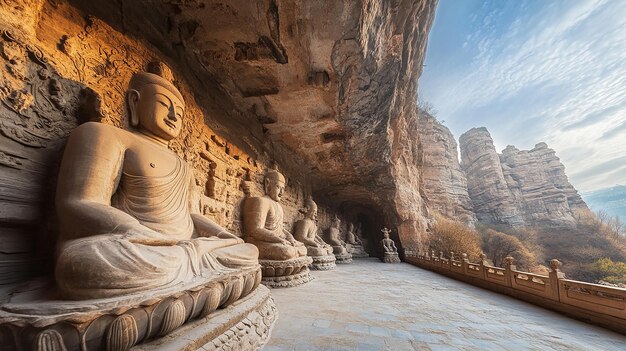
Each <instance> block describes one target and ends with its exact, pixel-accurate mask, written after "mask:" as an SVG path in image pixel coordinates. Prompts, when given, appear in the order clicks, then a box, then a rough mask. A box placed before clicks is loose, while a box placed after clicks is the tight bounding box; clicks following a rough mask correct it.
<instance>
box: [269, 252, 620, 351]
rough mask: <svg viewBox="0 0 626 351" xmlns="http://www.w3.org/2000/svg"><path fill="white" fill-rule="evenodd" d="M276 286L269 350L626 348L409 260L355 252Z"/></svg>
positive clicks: (613, 338) (603, 334)
mask: <svg viewBox="0 0 626 351" xmlns="http://www.w3.org/2000/svg"><path fill="white" fill-rule="evenodd" d="M313 274H314V276H315V280H313V281H312V282H310V283H308V284H305V285H302V286H299V287H296V288H290V289H273V290H272V295H273V296H274V299H275V300H276V304H277V305H278V310H279V313H280V316H279V319H278V322H277V323H276V326H275V327H274V331H273V333H272V339H271V340H270V342H269V344H268V345H267V346H266V347H265V348H264V350H265V351H276V350H585V351H587V350H601V351H608V350H626V336H622V335H620V334H616V333H613V332H610V331H608V330H605V329H602V328H599V327H595V326H592V325H589V324H585V323H582V322H578V321H576V320H573V319H570V318H567V317H563V316H561V315H559V314H557V313H554V312H551V311H548V310H545V309H542V308H540V307H536V306H533V305H531V304H528V303H525V302H522V301H519V300H515V299H513V298H510V297H507V296H504V295H500V294H496V293H492V292H489V291H487V290H483V289H480V288H477V287H474V286H471V285H468V284H465V283H461V282H457V281H455V280H452V279H449V278H447V277H444V276H441V275H438V274H435V273H432V272H430V271H427V270H423V269H420V268H417V267H414V266H411V265H409V264H406V263H401V264H384V263H381V262H380V261H378V260H376V259H372V258H370V259H361V260H354V263H353V264H348V265H338V266H337V269H336V270H334V271H327V272H313Z"/></svg>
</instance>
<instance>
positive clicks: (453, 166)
mask: <svg viewBox="0 0 626 351" xmlns="http://www.w3.org/2000/svg"><path fill="white" fill-rule="evenodd" d="M418 112H419V115H418V117H419V124H420V128H419V129H418V132H419V136H420V145H421V148H422V150H423V154H424V156H423V161H422V164H423V167H422V183H423V184H424V186H423V187H422V188H423V189H424V194H425V197H426V199H427V202H428V205H429V207H430V209H431V210H433V211H436V212H439V213H441V214H442V215H444V216H446V217H449V218H452V219H456V220H458V221H461V222H463V223H466V224H469V225H472V224H473V223H474V222H475V221H476V217H475V216H474V212H473V209H472V202H471V201H470V198H469V195H468V193H467V179H466V177H465V173H464V172H463V171H462V170H461V166H460V164H459V158H458V149H457V144H456V140H455V139H454V136H453V135H452V133H451V132H450V130H449V129H448V128H446V126H444V125H443V124H441V123H439V122H438V121H437V119H436V118H435V117H433V116H431V115H430V114H429V113H428V112H426V111H423V110H419V111H418Z"/></svg>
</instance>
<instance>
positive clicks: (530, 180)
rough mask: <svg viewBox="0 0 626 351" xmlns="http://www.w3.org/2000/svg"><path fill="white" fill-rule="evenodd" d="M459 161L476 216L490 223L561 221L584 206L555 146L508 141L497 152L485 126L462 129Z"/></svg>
mask: <svg viewBox="0 0 626 351" xmlns="http://www.w3.org/2000/svg"><path fill="white" fill-rule="evenodd" d="M460 145H461V160H462V162H461V166H462V168H463V170H464V171H465V173H466V175H467V180H468V192H469V195H470V197H471V199H472V202H473V205H474V212H475V213H476V217H477V218H478V220H480V221H484V222H486V223H494V224H509V225H513V226H523V225H548V226H564V225H568V224H572V223H573V222H574V214H575V212H576V211H577V210H584V209H587V205H586V204H585V202H584V201H583V200H582V198H581V197H580V195H578V192H577V191H576V189H574V187H573V186H572V185H571V184H570V183H569V181H568V179H567V176H566V175H565V167H564V166H563V164H562V163H561V161H560V160H559V158H558V157H557V156H556V153H555V151H554V150H552V149H550V148H548V145H547V144H546V143H538V144H537V145H535V147H534V148H533V149H532V150H518V149H517V148H515V147H514V146H511V145H509V146H507V147H506V148H505V149H504V150H503V151H502V154H498V153H497V152H496V149H495V147H494V145H493V140H492V139H491V135H490V134H489V132H488V131H487V129H486V128H472V129H470V130H469V131H468V132H466V133H464V134H463V135H461V138H460Z"/></svg>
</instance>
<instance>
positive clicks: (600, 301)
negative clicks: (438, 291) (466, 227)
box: [404, 251, 626, 334]
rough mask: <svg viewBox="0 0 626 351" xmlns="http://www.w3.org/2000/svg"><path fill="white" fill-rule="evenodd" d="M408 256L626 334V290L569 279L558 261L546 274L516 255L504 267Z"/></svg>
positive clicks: (429, 266)
mask: <svg viewBox="0 0 626 351" xmlns="http://www.w3.org/2000/svg"><path fill="white" fill-rule="evenodd" d="M404 257H405V261H406V262H407V263H410V264H413V265H415V266H418V267H421V268H425V269H428V270H431V271H434V272H437V273H440V274H443V275H446V276H449V277H451V278H454V279H457V280H461V281H464V282H466V283H470V284H472V285H476V286H479V287H482V288H485V289H489V290H493V291H496V292H499V293H503V294H506V295H509V296H512V297H515V298H518V299H521V300H524V301H527V302H530V303H533V304H536V305H539V306H542V307H545V308H549V309H551V310H555V311H558V312H560V313H563V314H566V315H568V316H570V317H574V318H576V319H580V320H582V321H585V322H589V323H593V324H597V325H600V326H603V327H605V328H608V329H612V330H614V331H617V332H619V333H622V334H626V289H621V288H614V287H608V286H604V285H598V284H592V283H585V282H580V281H576V280H569V279H565V275H564V274H563V273H562V272H561V270H560V268H561V262H559V261H558V260H552V261H550V268H551V270H550V272H549V274H548V275H547V276H545V275H540V274H532V273H528V272H522V271H518V270H517V269H516V267H515V263H514V259H513V257H507V258H505V267H504V268H499V267H494V266H491V265H489V264H488V263H487V261H486V259H485V255H481V261H480V262H479V263H472V262H470V261H469V259H468V258H467V255H466V254H462V255H461V257H458V256H455V254H454V252H450V253H449V254H448V256H447V257H444V254H443V252H440V253H439V255H436V254H435V252H434V251H433V252H431V253H430V254H428V255H420V254H413V253H411V252H406V251H405V255H404Z"/></svg>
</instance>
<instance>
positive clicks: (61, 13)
mask: <svg viewBox="0 0 626 351" xmlns="http://www.w3.org/2000/svg"><path fill="white" fill-rule="evenodd" d="M0 4H1V5H2V7H0V15H1V20H0V31H1V38H0V55H1V62H0V100H1V102H2V104H1V105H0V287H1V286H6V285H9V284H12V283H16V282H21V281H24V280H25V279H27V278H29V277H31V276H34V275H40V274H42V273H49V272H50V271H51V270H52V268H53V256H54V247H55V238H56V236H57V225H56V219H55V214H54V193H55V187H56V176H57V173H58V167H59V161H60V157H61V155H62V151H63V146H64V143H65V141H66V139H67V137H68V136H69V134H70V133H71V131H72V130H73V129H74V128H75V127H76V126H78V125H79V124H81V123H84V122H87V121H98V122H101V123H106V124H111V125H115V126H117V127H120V128H124V129H129V122H128V119H127V115H126V106H125V103H124V92H125V90H126V86H127V84H128V81H129V79H130V77H131V76H132V74H133V73H134V72H137V71H139V70H141V69H143V67H145V65H146V63H147V62H149V61H151V60H154V59H161V60H163V61H165V62H167V63H168V64H169V65H170V66H171V67H172V68H173V71H174V73H175V76H177V77H178V81H177V86H178V87H179V89H180V91H181V93H182V94H183V96H184V98H185V102H186V111H185V117H184V122H183V123H184V128H183V131H182V133H181V136H180V137H179V138H178V139H177V140H175V141H174V142H172V143H171V145H170V148H171V149H172V150H173V151H175V152H176V153H178V154H179V155H180V156H182V157H183V158H184V159H185V161H186V162H187V163H188V165H190V166H191V168H192V169H193V173H194V176H195V180H196V189H195V192H194V194H193V201H192V204H191V206H192V208H193V209H194V210H195V211H199V212H201V213H203V214H204V215H205V216H207V217H209V218H211V219H213V220H214V221H215V222H217V223H219V224H220V225H222V226H224V227H226V228H227V229H229V230H230V231H232V232H233V233H236V234H238V235H240V234H241V233H240V204H241V201H242V199H243V198H244V192H243V191H242V186H241V185H242V182H243V181H244V180H246V181H250V183H252V189H251V192H252V194H253V195H260V194H262V181H263V175H264V172H265V170H266V169H267V168H268V167H270V166H271V165H272V164H273V161H274V160H273V159H272V158H271V157H269V156H267V154H265V155H257V156H259V157H254V156H251V155H250V154H249V153H246V152H244V151H243V150H241V149H239V148H238V147H237V146H235V145H233V144H232V143H230V142H229V141H228V140H227V139H225V138H224V137H221V136H219V135H218V134H217V133H216V132H215V131H214V130H212V129H211V128H210V127H209V126H207V123H205V120H206V119H213V116H207V115H206V114H205V113H204V111H203V110H202V108H201V107H200V106H199V104H198V102H197V101H196V99H195V97H194V94H193V93H192V91H191V89H190V88H189V85H188V84H187V83H186V82H185V81H184V79H181V78H180V77H181V76H182V75H180V74H177V73H178V69H177V66H176V64H175V63H173V62H171V61H170V62H168V60H167V58H166V56H165V55H163V54H162V53H160V52H159V51H158V50H157V49H155V48H154V47H151V46H150V45H149V44H147V43H145V42H142V41H140V40H136V39H133V38H130V37H129V36H126V35H124V34H122V33H120V32H118V31H116V30H115V29H113V28H112V27H110V26H109V25H107V24H106V23H104V22H103V21H102V20H100V19H98V18H95V17H90V16H85V15H84V14H83V13H81V12H80V11H78V10H77V9H75V8H74V7H72V6H70V5H68V4H67V3H64V2H52V1H51V2H46V1H31V2H22V1H20V2H12V1H4V2H0ZM282 171H283V172H284V173H285V175H286V177H287V179H288V182H287V188H286V191H285V196H284V198H283V208H284V209H285V221H286V223H285V224H286V226H287V228H292V227H293V223H294V221H295V220H297V219H299V218H301V216H300V214H299V212H298V210H299V209H301V208H302V207H303V204H304V199H305V196H306V194H308V193H310V189H309V192H308V193H307V191H306V190H305V187H304V186H303V183H302V179H298V178H297V177H293V178H292V177H290V173H289V171H285V170H282ZM318 205H319V206H320V221H319V227H320V230H323V229H326V228H327V227H329V226H330V220H331V218H332V217H333V216H334V215H335V214H338V213H337V210H336V209H333V208H332V207H329V206H324V205H323V204H321V203H319V204H318ZM339 215H340V216H341V214H339ZM346 226H347V222H345V221H343V224H342V227H343V230H344V233H345V228H346Z"/></svg>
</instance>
